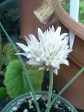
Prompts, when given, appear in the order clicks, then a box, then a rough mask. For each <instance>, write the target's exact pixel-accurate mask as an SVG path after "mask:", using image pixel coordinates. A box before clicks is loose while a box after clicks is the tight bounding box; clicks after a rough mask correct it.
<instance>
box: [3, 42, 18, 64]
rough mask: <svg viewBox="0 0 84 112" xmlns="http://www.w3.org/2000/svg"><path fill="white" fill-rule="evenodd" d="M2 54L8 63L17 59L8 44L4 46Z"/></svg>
mask: <svg viewBox="0 0 84 112" xmlns="http://www.w3.org/2000/svg"><path fill="white" fill-rule="evenodd" d="M3 53H4V54H5V55H6V61H8V62H10V61H11V60H13V59H17V56H16V55H15V51H14V49H13V47H12V46H11V44H10V43H8V44H6V45H5V46H4V48H3Z"/></svg>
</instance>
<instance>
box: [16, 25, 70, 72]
mask: <svg viewBox="0 0 84 112" xmlns="http://www.w3.org/2000/svg"><path fill="white" fill-rule="evenodd" d="M60 33H61V27H58V28H57V30H56V31H55V29H54V27H53V26H52V28H49V30H46V31H45V32H44V33H43V32H42V30H41V29H40V28H38V40H37V38H36V37H35V36H34V35H32V34H30V35H28V37H25V40H26V42H27V45H24V44H21V43H17V45H18V46H19V47H21V49H22V50H23V51H24V53H17V54H19V55H24V56H26V57H27V58H28V61H27V63H28V64H30V65H32V66H37V67H39V70H47V71H48V70H49V69H50V68H53V72H54V73H55V74H57V73H58V69H60V64H65V65H69V62H68V60H67V57H68V54H69V53H70V52H71V50H70V49H69V45H68V34H67V33H63V34H60Z"/></svg>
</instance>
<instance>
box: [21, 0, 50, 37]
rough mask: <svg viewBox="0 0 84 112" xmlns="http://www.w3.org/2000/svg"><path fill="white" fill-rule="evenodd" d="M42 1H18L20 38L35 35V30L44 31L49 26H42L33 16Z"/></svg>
mask: <svg viewBox="0 0 84 112" xmlns="http://www.w3.org/2000/svg"><path fill="white" fill-rule="evenodd" d="M42 1H43V0H20V31H21V37H24V36H25V35H28V34H30V33H33V34H34V35H37V29H38V28H41V29H42V30H45V29H46V28H47V27H48V26H50V25H51V22H50V23H48V24H47V25H44V24H42V23H41V22H40V21H38V19H37V18H36V16H35V15H34V10H36V9H37V8H38V6H39V5H40V4H41V2H42Z"/></svg>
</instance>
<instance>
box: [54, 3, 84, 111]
mask: <svg viewBox="0 0 84 112" xmlns="http://www.w3.org/2000/svg"><path fill="white" fill-rule="evenodd" d="M55 15H56V17H58V20H59V21H60V22H61V23H60V22H59V25H61V27H62V29H63V32H66V31H67V32H68V30H70V31H73V32H74V33H75V34H76V38H75V43H74V47H73V52H72V53H71V54H70V56H69V62H70V66H69V67H68V66H65V65H62V66H61V69H60V71H59V75H58V76H55V77H54V86H55V88H56V89H57V91H60V90H61V88H62V87H63V86H64V85H65V84H66V83H67V82H68V81H69V80H70V79H71V78H72V77H73V76H74V75H75V74H76V73H77V72H78V71H79V70H80V69H81V67H83V66H84V25H82V24H80V23H78V22H76V21H75V20H73V19H72V18H70V17H69V15H68V14H67V13H66V12H65V10H64V9H63V7H62V5H61V3H59V5H58V6H57V7H56V10H55ZM83 79H84V73H82V74H81V75H80V76H79V77H78V78H77V79H76V80H75V81H74V83H73V84H72V85H71V86H70V87H69V88H68V89H67V90H66V91H65V92H64V94H63V97H65V98H66V99H67V100H69V101H70V102H71V103H72V104H73V105H74V106H75V107H77V108H80V109H83V110H84V97H83V95H84V80H83Z"/></svg>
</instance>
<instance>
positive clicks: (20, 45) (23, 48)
mask: <svg viewBox="0 0 84 112" xmlns="http://www.w3.org/2000/svg"><path fill="white" fill-rule="evenodd" d="M16 44H17V45H18V46H19V47H20V48H21V49H22V50H23V51H25V52H28V46H26V45H24V44H21V43H16Z"/></svg>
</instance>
